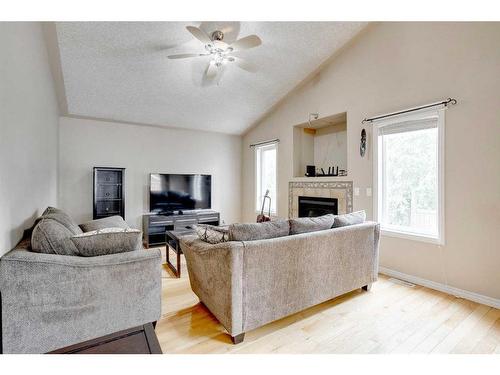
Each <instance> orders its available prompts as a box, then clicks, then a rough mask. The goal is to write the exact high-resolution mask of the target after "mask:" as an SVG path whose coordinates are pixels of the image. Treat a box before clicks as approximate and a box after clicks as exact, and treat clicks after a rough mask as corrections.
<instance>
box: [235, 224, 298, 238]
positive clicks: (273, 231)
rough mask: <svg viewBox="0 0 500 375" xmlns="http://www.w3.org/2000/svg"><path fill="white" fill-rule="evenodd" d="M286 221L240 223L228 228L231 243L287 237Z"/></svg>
mask: <svg viewBox="0 0 500 375" xmlns="http://www.w3.org/2000/svg"><path fill="white" fill-rule="evenodd" d="M289 233H290V226H289V224H288V220H276V221H266V222H264V223H242V224H231V225H230V226H229V239H230V240H231V241H255V240H265V239H268V238H277V237H284V236H288V234H289Z"/></svg>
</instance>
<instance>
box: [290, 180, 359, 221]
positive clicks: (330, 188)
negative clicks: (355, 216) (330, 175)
mask: <svg viewBox="0 0 500 375" xmlns="http://www.w3.org/2000/svg"><path fill="white" fill-rule="evenodd" d="M299 196H307V197H323V198H336V199H338V213H339V214H345V213H349V212H352V181H290V182H289V184H288V217H290V218H295V217H298V216H299V213H298V210H299V208H298V200H299Z"/></svg>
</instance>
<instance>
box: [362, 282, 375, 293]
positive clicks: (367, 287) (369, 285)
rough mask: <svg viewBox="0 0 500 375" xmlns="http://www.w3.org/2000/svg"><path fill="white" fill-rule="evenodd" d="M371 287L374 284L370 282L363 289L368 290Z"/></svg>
mask: <svg viewBox="0 0 500 375" xmlns="http://www.w3.org/2000/svg"><path fill="white" fill-rule="evenodd" d="M371 288H372V284H371V283H370V284H367V285H365V286H363V287H362V288H361V289H363V290H366V291H367V292H368V291H369V290H370V289H371Z"/></svg>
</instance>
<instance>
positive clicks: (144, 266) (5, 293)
mask: <svg viewBox="0 0 500 375" xmlns="http://www.w3.org/2000/svg"><path fill="white" fill-rule="evenodd" d="M29 246H30V237H29V235H28V236H26V237H25V238H24V239H23V240H22V241H21V242H20V243H19V244H18V245H17V246H16V248H15V249H13V250H11V251H10V252H8V253H7V254H5V255H4V256H2V258H1V259H0V292H1V322H2V326H1V328H2V347H3V353H45V352H48V351H51V350H54V349H58V348H61V347H65V346H68V345H72V344H76V343H79V342H82V341H86V340H89V339H93V338H97V337H100V336H103V335H107V334H110V333H114V332H116V331H120V330H124V329H128V328H131V327H135V326H138V325H142V324H146V323H150V322H155V321H157V320H158V319H159V318H160V316H161V266H160V265H161V254H160V250H159V249H149V250H135V251H130V252H124V253H117V254H111V255H102V256H95V257H81V256H69V255H57V254H43V253H35V252H32V251H30V250H29Z"/></svg>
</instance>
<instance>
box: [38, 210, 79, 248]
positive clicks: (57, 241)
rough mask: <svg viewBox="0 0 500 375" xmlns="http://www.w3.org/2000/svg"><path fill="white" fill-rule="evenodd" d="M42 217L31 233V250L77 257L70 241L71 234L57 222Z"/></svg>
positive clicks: (47, 217) (47, 216)
mask: <svg viewBox="0 0 500 375" xmlns="http://www.w3.org/2000/svg"><path fill="white" fill-rule="evenodd" d="M50 216H51V215H50V214H49V215H46V216H42V218H41V219H40V220H39V221H38V223H37V224H36V225H35V227H34V228H33V231H32V233H31V250H33V251H34V252H36V253H45V254H58V255H78V250H77V248H76V247H75V245H74V244H73V242H72V241H71V236H73V233H72V232H71V231H70V230H69V229H68V228H67V227H66V226H64V225H63V224H61V223H60V222H59V221H57V220H54V219H52V218H49V217H50Z"/></svg>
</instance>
